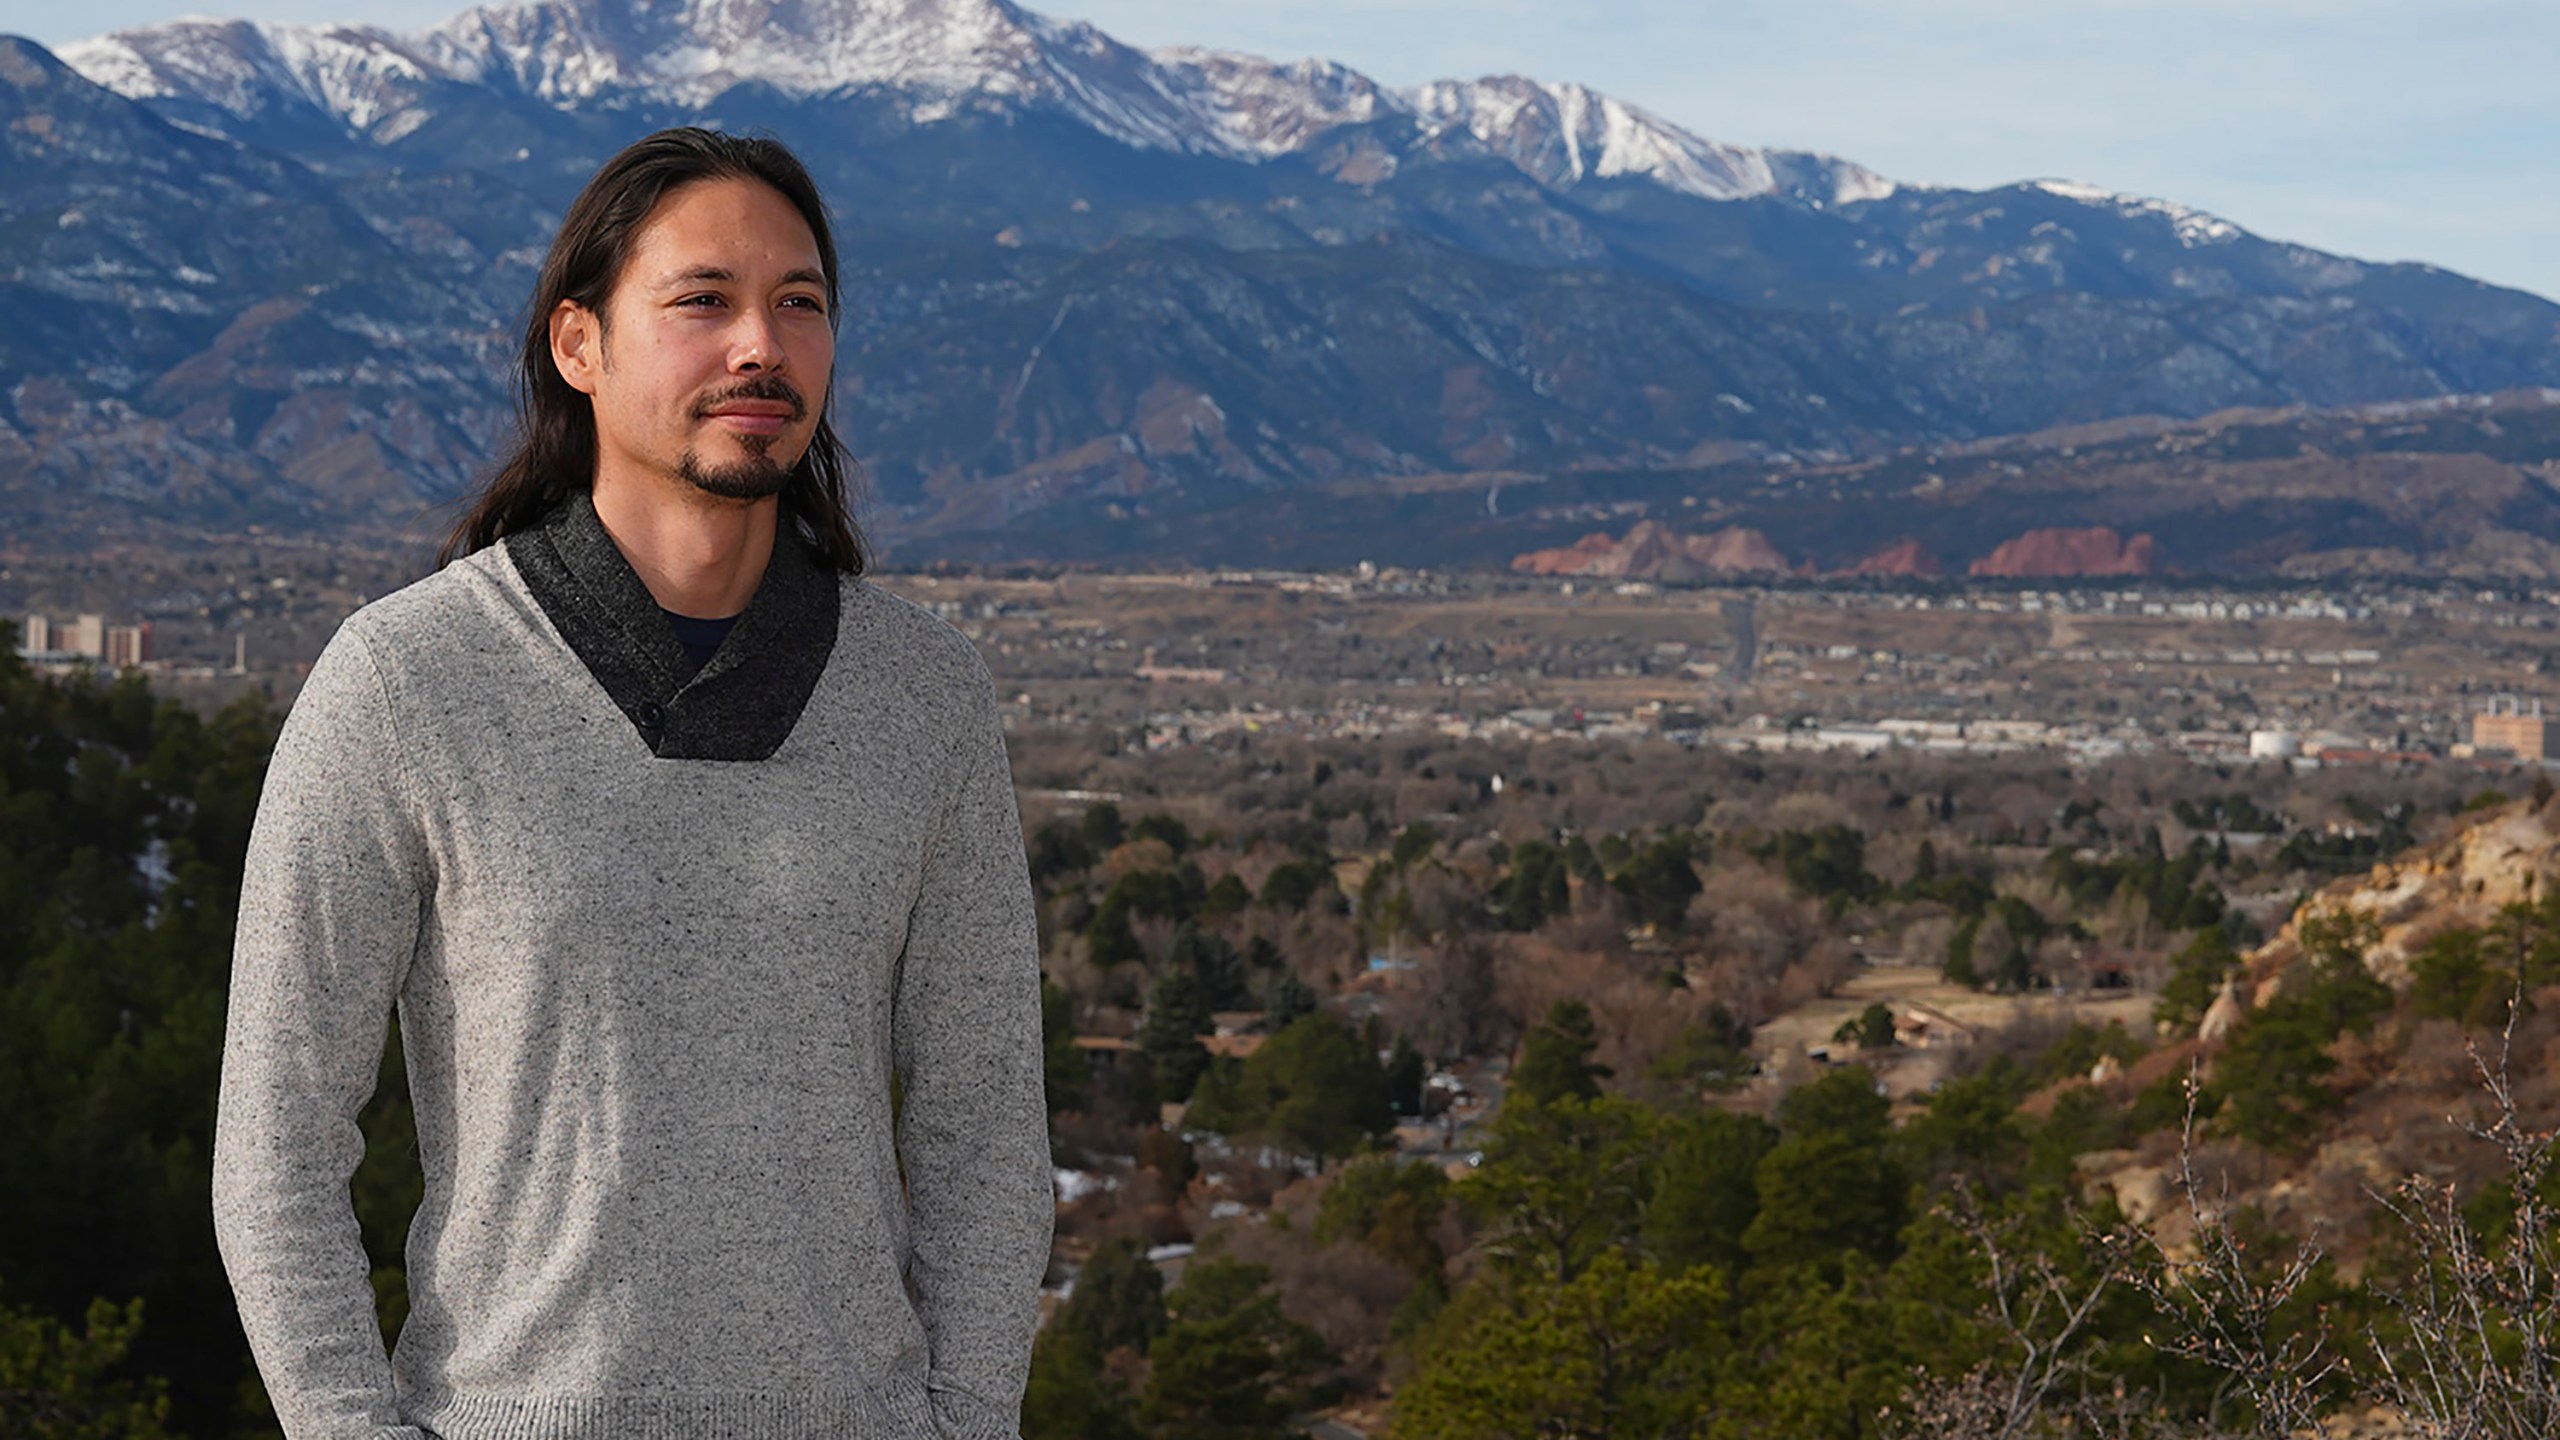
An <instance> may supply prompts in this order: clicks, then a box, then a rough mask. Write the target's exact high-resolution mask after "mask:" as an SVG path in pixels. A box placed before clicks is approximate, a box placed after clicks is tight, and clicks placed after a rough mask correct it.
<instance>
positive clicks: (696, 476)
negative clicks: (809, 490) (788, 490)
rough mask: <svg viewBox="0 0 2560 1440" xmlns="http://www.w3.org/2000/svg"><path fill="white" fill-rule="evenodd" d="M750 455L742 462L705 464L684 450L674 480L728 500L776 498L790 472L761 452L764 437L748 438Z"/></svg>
mask: <svg viewBox="0 0 2560 1440" xmlns="http://www.w3.org/2000/svg"><path fill="white" fill-rule="evenodd" d="M747 439H748V442H749V443H748V446H747V448H748V450H749V452H750V453H749V454H748V455H747V457H746V458H745V459H743V460H732V461H730V462H729V463H728V464H726V465H705V464H703V463H702V457H701V456H699V455H696V454H694V453H693V452H692V451H691V450H687V451H685V452H684V454H683V455H682V456H681V457H680V458H678V459H677V461H676V478H678V479H680V480H682V481H684V482H685V483H686V484H688V485H691V486H692V487H693V488H695V489H696V490H700V491H702V492H704V493H705V494H710V495H718V496H721V497H723V498H724V499H729V500H762V499H765V498H767V497H768V496H773V495H779V494H781V493H782V487H784V486H786V485H788V484H790V483H791V471H790V470H789V469H788V468H787V467H785V466H781V465H776V464H775V463H773V457H772V456H770V455H767V454H765V453H764V448H765V447H764V445H763V444H760V443H756V442H759V441H763V440H764V439H765V437H764V436H761V435H757V436H751V437H747Z"/></svg>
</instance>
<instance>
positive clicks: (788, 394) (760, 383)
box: [693, 375, 809, 424]
mask: <svg viewBox="0 0 2560 1440" xmlns="http://www.w3.org/2000/svg"><path fill="white" fill-rule="evenodd" d="M733 400H762V401H766V402H768V403H779V404H784V405H788V406H790V407H791V419H792V423H794V424H797V423H799V422H800V421H801V420H802V419H804V418H806V417H807V416H808V413H809V402H808V401H806V400H803V399H802V398H800V390H799V387H798V386H795V385H793V384H792V383H791V382H790V381H788V380H785V379H783V378H782V377H781V376H779V375H758V376H756V377H755V378H753V379H751V380H741V381H739V382H738V383H737V384H735V385H732V386H730V387H729V388H728V389H726V390H722V391H719V392H718V393H716V394H711V395H705V396H703V397H702V398H701V399H699V400H696V401H694V402H693V418H694V419H696V420H704V419H708V418H710V415H711V412H712V411H714V410H717V409H719V408H720V407H721V406H723V405H726V404H728V403H730V402H731V401H733Z"/></svg>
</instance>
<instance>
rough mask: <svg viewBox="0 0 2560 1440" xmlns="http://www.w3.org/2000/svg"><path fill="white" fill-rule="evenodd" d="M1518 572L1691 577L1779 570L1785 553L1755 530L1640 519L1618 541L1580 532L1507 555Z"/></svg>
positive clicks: (1783, 568) (1783, 566) (1784, 563)
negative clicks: (1560, 543) (1692, 531)
mask: <svg viewBox="0 0 2560 1440" xmlns="http://www.w3.org/2000/svg"><path fill="white" fill-rule="evenodd" d="M1511 568H1512V569H1514V570H1516V571H1518V572H1520V573H1521V574H1523V575H1587V576H1590V577H1592V578H1594V579H1628V580H1691V579H1695V578H1697V577H1698V576H1701V575H1708V574H1780V575H1783V574H1785V573H1786V572H1787V557H1786V556H1784V555H1782V554H1780V553H1779V552H1778V547H1777V546H1775V545H1772V544H1770V543H1769V537H1768V536H1766V535H1763V534H1761V533H1760V532H1759V531H1757V530H1741V529H1734V530H1718V531H1716V532H1714V533H1713V534H1709V535H1690V536H1686V537H1684V536H1682V535H1681V534H1680V533H1679V532H1677V531H1675V530H1673V529H1672V528H1671V527H1670V526H1668V525H1665V524H1663V523H1662V522H1660V521H1658V520H1640V521H1638V522H1636V525H1635V528H1633V529H1631V530H1629V531H1628V532H1627V534H1626V538H1625V539H1623V540H1612V539H1610V538H1609V536H1608V535H1606V534H1592V535H1585V536H1583V537H1582V538H1581V539H1579V540H1577V541H1575V542H1574V543H1573V544H1571V545H1569V546H1566V547H1565V548H1563V549H1560V550H1532V551H1530V552H1529V553H1527V554H1525V555H1516V556H1513V557H1512V560H1511Z"/></svg>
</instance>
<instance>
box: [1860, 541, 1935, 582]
mask: <svg viewBox="0 0 2560 1440" xmlns="http://www.w3.org/2000/svg"><path fill="white" fill-rule="evenodd" d="M1833 573H1835V574H1839V575H1842V576H1851V575H1898V576H1902V577H1905V578H1908V579H1914V580H1935V579H1937V578H1938V577H1939V576H1941V575H1944V574H1946V573H1947V567H1946V565H1945V563H1944V562H1942V561H1940V560H1939V559H1938V557H1937V554H1936V553H1935V552H1934V551H1932V550H1930V549H1929V547H1928V546H1926V545H1923V544H1921V543H1920V542H1919V541H1917V540H1909V539H1905V540H1896V541H1895V542H1893V543H1892V544H1890V545H1887V546H1886V547H1884V548H1883V549H1881V550H1878V551H1876V552H1875V553H1874V554H1872V555H1868V556H1864V557H1862V558H1860V559H1857V560H1854V561H1851V562H1850V563H1849V564H1848V565H1847V566H1846V567H1844V568H1842V569H1840V570H1838V571H1835V572H1833Z"/></svg>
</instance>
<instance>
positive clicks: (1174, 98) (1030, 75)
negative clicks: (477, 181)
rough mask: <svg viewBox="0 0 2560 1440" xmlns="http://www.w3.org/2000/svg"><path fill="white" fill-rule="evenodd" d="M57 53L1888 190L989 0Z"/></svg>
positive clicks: (1736, 194) (727, 9) (1482, 83)
mask: <svg viewBox="0 0 2560 1440" xmlns="http://www.w3.org/2000/svg"><path fill="white" fill-rule="evenodd" d="M62 58H63V59H64V60H65V61H67V62H68V63H69V64H70V65H71V66H72V67H73V68H74V69H77V70H79V71H80V72H81V73H83V74H84V75H87V76H88V77H89V78H90V79H92V80H95V81H97V82H98V83H99V84H101V85H104V86H106V87H107V88H109V89H112V90H115V91H118V92H119V93H122V94H124V95H126V96H127V97H129V98H133V99H139V100H152V101H163V102H174V103H175V104H176V105H177V106H179V107H180V108H183V109H193V110H195V111H196V112H198V114H199V115H200V116H202V117H205V118H207V119H211V118H213V117H219V116H231V117H236V118H238V119H243V120H254V119H257V118H260V117H263V116H267V115H269V114H271V113H272V112H275V111H277V110H279V109H286V110H299V109H303V108H305V107H307V108H308V109H310V110H312V111H316V112H318V113H319V114H321V115H323V116H326V117H328V118H329V119H331V120H333V121H334V122H335V123H337V124H338V125H340V126H342V127H343V128H344V129H345V130H346V131H347V132H348V133H349V134H351V135H353V136H355V137H358V138H360V139H364V140H367V141H371V142H373V143H376V144H388V143H393V142H396V141H398V140H399V139H400V138H402V137H403V136H405V135H407V134H409V133H411V132H412V131H414V130H415V129H416V128H417V127H418V126H419V125H421V124H423V123H424V122H425V120H426V119H427V118H428V115H429V113H430V107H432V105H433V104H434V103H435V97H434V92H435V90H436V89H437V88H438V87H440V86H446V85H465V86H473V87H484V88H490V89H497V90H501V91H505V92H508V93H511V94H516V95H522V96H528V97H532V98H535V99H538V100H541V101H544V102H546V103H549V104H553V105H559V106H564V107H567V106H577V105H582V104H588V103H614V102H617V101H621V100H630V99H638V100H649V101H657V102H662V103H672V104H676V105H683V106H704V105H708V104H709V103H711V102H712V101H714V100H716V99H717V98H718V97H719V96H720V95H721V94H723V93H725V92H727V91H729V90H730V89H732V88H734V87H737V86H739V85H744V84H758V85H763V86H767V87H770V88H771V89H773V90H776V91H779V92H781V93H783V94H785V95H790V96H794V97H809V96H817V95H826V94H831V93H835V92H841V91H850V90H858V89H870V90H878V91H886V92H889V93H893V94H895V95H897V96H899V97H901V98H902V99H903V100H904V101H905V102H906V103H907V104H908V105H909V106H910V108H911V113H912V114H913V115H914V117H915V119H916V120H917V121H918V122H920V123H929V122H932V121H935V120H940V119H943V118H945V117H947V116H949V115H951V114H952V113H954V111H955V110H956V109H958V108H959V107H960V104H961V103H962V102H964V101H973V100H983V101H989V102H993V103H995V104H998V105H1000V106H1004V105H1010V106H1021V107H1038V108H1047V109H1051V110H1055V111H1061V112H1064V113H1066V114H1068V115H1070V116H1073V117H1074V118H1076V119H1078V120H1080V121H1082V122H1083V123H1085V124H1087V125H1090V126H1092V127H1093V128H1094V129H1096V130H1099V131H1101V132H1102V133H1104V134H1106V135H1109V136H1111V137H1113V138H1115V139H1117V140H1120V141H1122V142H1123V143H1126V144H1129V145H1133V146H1137V147H1140V148H1144V149H1154V150H1172V151H1187V152H1195V153H1206V154H1214V155H1224V156H1227V157H1230V158H1233V159H1238V160H1248V161H1256V160H1268V159H1272V158H1274V157H1277V156H1282V155H1288V154H1292V153H1296V152H1298V151H1301V150H1304V149H1306V148H1307V147H1308V146H1309V145H1310V144H1311V143H1313V142H1314V141H1315V140H1316V139H1317V137H1319V136H1321V135H1323V134H1325V133H1326V132H1328V131H1331V130H1335V129H1337V128H1339V127H1342V126H1345V125H1366V124H1372V123H1375V122H1379V121H1384V120H1391V119H1397V118H1404V119H1409V120H1410V121H1412V122H1413V124H1414V126H1415V127H1416V128H1417V129H1418V131H1419V132H1420V134H1421V136H1422V138H1423V141H1424V143H1426V144H1437V143H1442V142H1446V141H1449V140H1453V139H1455V138H1457V137H1458V136H1461V135H1463V136H1464V137H1466V139H1467V141H1468V142H1469V143H1470V144H1472V145H1473V146H1475V147H1479V148H1480V149H1481V150H1482V151H1484V152H1487V153H1491V154H1494V155H1498V156H1501V157H1502V158H1504V159H1506V160H1508V161H1509V162H1510V163H1511V164H1513V165H1515V166H1517V167H1518V168H1519V169H1520V170H1521V171H1522V172H1523V173H1525V174H1527V175H1528V176H1530V177H1531V178H1532V179H1534V180H1536V181H1537V182H1538V183H1539V184H1541V185H1544V186H1546V187H1548V188H1550V189H1556V190H1563V189H1569V188H1571V187H1573V186H1574V185H1577V184H1580V183H1582V182H1584V181H1586V180H1592V179H1605V178H1616V177H1628V178H1640V179H1645V180H1650V181H1652V182H1654V183H1656V184H1659V185H1662V186H1664V187H1665V188H1667V189H1671V190H1675V191H1678V192H1681V193H1683V194H1688V195H1695V196H1698V197H1701V198H1705V199H1711V200H1731V199H1738V198H1743V197H1747V196H1756V195H1768V194H1773V193H1782V192H1783V193H1787V194H1791V195H1800V196H1802V197H1804V198H1805V199H1807V200H1808V201H1809V202H1810V203H1813V204H1817V205H1819V204H1837V203H1848V202H1851V201H1856V200H1866V199H1876V198H1880V197H1881V196H1884V195H1887V194H1890V193H1892V191H1893V189H1894V185H1893V183H1892V182H1891V181H1888V180H1885V179H1884V178H1883V177H1881V176H1878V175H1875V174H1873V173H1872V172H1869V171H1865V170H1861V169H1859V168H1858V167H1856V166H1854V165H1849V164H1847V163H1846V162H1842V161H1833V160H1827V159H1823V160H1819V161H1818V163H1809V162H1813V161H1816V160H1817V158H1818V157H1802V156H1788V155H1784V154H1781V153H1776V152H1770V151H1764V150H1757V149H1752V148H1748V147H1743V146H1736V145H1726V144H1721V143H1718V142H1716V141H1712V140H1706V139H1702V138H1700V137H1698V136H1696V135H1693V134H1691V133H1689V132H1688V131H1686V130H1683V129H1681V128H1680V127H1679V126H1676V125H1673V124H1671V123H1670V122H1669V121H1666V120H1664V119H1662V118H1661V117H1659V116H1656V115H1653V114H1650V113H1648V112H1646V111H1644V110H1642V109H1639V108H1637V107H1635V106H1633V105H1629V104H1627V103H1625V102H1623V101H1620V100H1616V99H1613V98H1611V97H1609V96H1606V95H1602V94H1600V93H1598V92H1596V91H1593V90H1590V89H1587V88H1585V87H1583V86H1580V85H1559V84H1549V83H1545V82H1541V81H1537V80H1532V79H1527V78H1524V77H1521V76H1500V77H1494V78H1488V79H1483V80H1474V81H1441V82H1435V83H1432V84H1427V85H1422V86H1418V87H1415V88H1413V89H1411V90H1405V91H1396V90H1391V89H1389V88H1387V87H1384V86H1381V85H1379V84H1378V83H1377V82H1376V81H1374V80H1372V79H1370V78H1369V77H1368V76H1365V75H1362V74H1360V73H1359V72H1358V71H1356V70H1352V69H1350V68H1349V67H1347V66H1343V65H1339V64H1335V63H1333V62H1330V61H1323V60H1301V61H1296V62H1290V63H1280V62H1274V61H1270V60H1265V59H1262V58H1260V57H1257V56H1251V55H1240V54H1233V53H1228V52H1222V51H1213V50H1202V49H1193V48H1188V47H1172V48H1167V49H1161V50H1156V51H1153V52H1144V51H1139V50H1136V49H1133V48H1131V47H1129V46H1126V45H1123V44H1121V43H1120V42H1119V41H1117V40H1114V39H1112V38H1111V37H1110V36H1108V35H1106V34H1104V33H1103V32H1101V31H1100V30H1097V29H1095V28H1094V27H1092V26H1090V25H1086V24H1083V23H1081V22H1071V21H1058V20H1053V19H1050V18H1048V17H1046V16H1042V15H1038V14H1035V13H1033V12H1031V11H1028V10H1024V9H1022V8H1020V7H1018V6H1016V5H1014V4H1012V3H1011V0H522V3H511V4H500V5H490V6H484V7H481V8H477V9H472V10H467V11H464V12H463V13H461V14H459V15H456V16H455V17H453V18H452V19H450V20H448V21H445V22H444V23H443V24H441V25H437V26H435V27H433V28H432V29H428V30H425V31H422V32H419V33H416V34H413V35H398V34H393V33H391V32H389V31H385V30H381V29H377V28H374V27H370V26H357V25H329V26H303V25H281V24H266V23H258V22H249V21H237V20H234V21H220V20H199V19H188V20H181V21H173V22H170V23H167V24H163V25H154V26H149V27H145V28H142V29H136V30H126V31H119V32H117V33H115V34H112V35H106V36H101V37H99V38H97V39H94V40H87V41H82V42H80V43H78V44H74V45H71V46H67V47H65V48H64V50H63V52H62ZM1392 168H1393V167H1392V165H1391V164H1390V165H1389V166H1388V167H1387V170H1389V171H1391V170H1392ZM1808 175H1810V176H1811V177H1812V179H1811V181H1810V182H1809V183H1808V181H1807V180H1806V178H1805V177H1806V176H1808Z"/></svg>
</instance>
